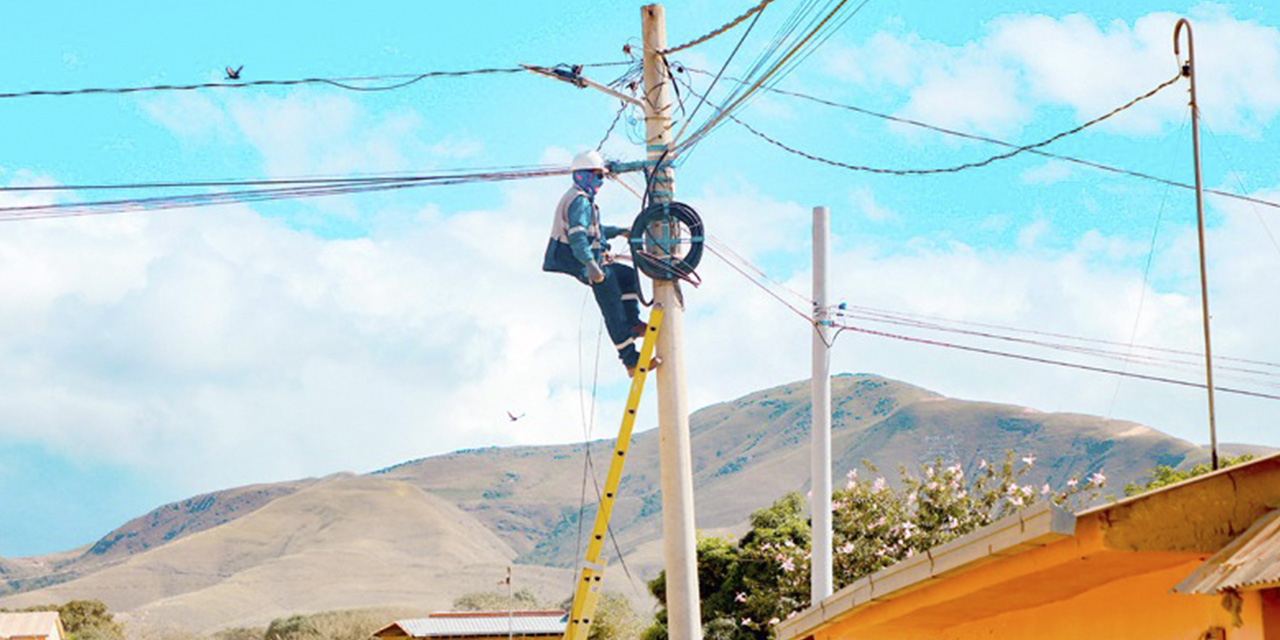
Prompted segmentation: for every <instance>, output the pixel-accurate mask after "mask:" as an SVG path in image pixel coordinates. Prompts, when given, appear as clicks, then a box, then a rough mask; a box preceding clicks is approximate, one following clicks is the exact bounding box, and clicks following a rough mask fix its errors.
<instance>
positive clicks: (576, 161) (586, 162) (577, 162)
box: [569, 151, 605, 171]
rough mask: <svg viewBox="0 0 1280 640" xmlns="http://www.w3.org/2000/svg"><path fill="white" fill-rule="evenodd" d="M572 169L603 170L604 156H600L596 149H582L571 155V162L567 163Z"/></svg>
mask: <svg viewBox="0 0 1280 640" xmlns="http://www.w3.org/2000/svg"><path fill="white" fill-rule="evenodd" d="M569 169H570V170H572V171H582V170H586V171H604V170H605V168H604V158H602V157H600V153H599V152H597V151H583V152H582V153H579V154H578V155H576V156H574V157H573V163H572V164H570V165H569Z"/></svg>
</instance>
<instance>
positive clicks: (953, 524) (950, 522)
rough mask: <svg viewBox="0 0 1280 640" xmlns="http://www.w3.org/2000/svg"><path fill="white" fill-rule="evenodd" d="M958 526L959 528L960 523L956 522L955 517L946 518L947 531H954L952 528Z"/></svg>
mask: <svg viewBox="0 0 1280 640" xmlns="http://www.w3.org/2000/svg"><path fill="white" fill-rule="evenodd" d="M958 526H960V521H959V520H956V517H955V516H949V517H948V518H947V524H946V528H948V529H954V528H956V527H958Z"/></svg>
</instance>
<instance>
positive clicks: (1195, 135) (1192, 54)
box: [1173, 18, 1218, 470]
mask: <svg viewBox="0 0 1280 640" xmlns="http://www.w3.org/2000/svg"><path fill="white" fill-rule="evenodd" d="M1183 27H1186V28H1187V62H1186V64H1184V65H1182V75H1184V76H1186V77H1187V79H1189V80H1190V81H1191V149H1192V152H1193V153H1194V154H1195V166H1196V231H1197V232H1198V234H1199V238H1200V314H1201V317H1202V318H1203V319H1204V320H1203V324H1204V377H1205V388H1206V389H1207V390H1208V391H1209V449H1210V452H1209V457H1210V462H1211V463H1212V468H1213V469H1214V470H1217V468H1218V425H1217V421H1216V419H1215V417H1214V411H1213V349H1212V348H1211V346H1210V344H1209V280H1208V270H1207V269H1206V268H1205V258H1204V191H1203V188H1202V186H1201V182H1200V107H1199V105H1197V104H1196V50H1195V45H1193V44H1192V41H1191V40H1192V39H1191V23H1190V22H1188V21H1187V19H1186V18H1180V19H1178V24H1177V25H1176V26H1175V27H1174V28H1173V55H1174V56H1175V57H1176V56H1177V55H1178V54H1179V51H1178V40H1179V39H1180V36H1181V35H1182V28H1183Z"/></svg>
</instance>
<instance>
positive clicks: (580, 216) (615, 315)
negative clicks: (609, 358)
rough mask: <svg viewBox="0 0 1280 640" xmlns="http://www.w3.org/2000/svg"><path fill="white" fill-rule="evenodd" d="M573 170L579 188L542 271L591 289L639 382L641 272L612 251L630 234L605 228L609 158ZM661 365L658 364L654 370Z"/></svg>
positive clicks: (572, 192) (596, 157) (561, 213)
mask: <svg viewBox="0 0 1280 640" xmlns="http://www.w3.org/2000/svg"><path fill="white" fill-rule="evenodd" d="M570 169H571V170H572V171H573V184H572V185H571V186H570V187H569V190H568V191H566V192H565V194H564V196H563V197H561V198H560V203H559V204H557V205H556V217H555V221H554V222H553V223H552V225H551V239H550V240H549V241H548V242H547V253H546V255H545V256H544V258H543V261H542V270H543V271H551V272H557V273H565V274H568V275H571V276H573V277H574V278H577V279H578V281H580V282H582V283H583V284H586V285H588V286H590V287H591V292H592V293H593V294H595V298H596V304H597V305H599V307H600V313H601V315H603V316H604V325H605V328H606V329H608V331H609V339H610V340H612V341H613V346H614V347H615V348H616V349H617V350H618V358H620V359H621V360H622V364H623V365H624V366H625V367H626V368H627V375H629V376H634V375H635V371H636V363H637V361H638V360H639V359H640V353H639V352H638V351H637V350H636V347H635V341H636V339H637V338H642V337H643V336H644V334H645V329H646V327H647V326H648V325H647V324H646V323H645V322H643V321H641V320H640V282H639V280H638V279H637V276H636V270H635V269H633V268H631V267H629V266H627V265H625V264H621V263H618V262H615V261H614V260H613V258H612V256H611V255H610V254H609V251H608V248H609V244H608V242H609V240H611V239H613V238H616V237H618V236H622V237H624V238H625V237H627V228H626V227H614V226H609V225H601V224H600V207H599V206H597V205H596V193H597V192H598V191H599V190H600V187H601V185H603V184H604V174H605V172H606V171H607V168H606V166H605V162H604V158H602V157H601V156H600V154H599V153H598V152H596V151H584V152H582V153H579V154H578V155H577V156H575V157H574V159H573V163H572V164H571V165H570ZM657 365H658V362H657V358H654V361H653V362H652V363H650V367H649V368H650V370H652V369H653V368H654V367H656V366H657Z"/></svg>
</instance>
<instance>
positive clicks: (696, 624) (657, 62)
mask: <svg viewBox="0 0 1280 640" xmlns="http://www.w3.org/2000/svg"><path fill="white" fill-rule="evenodd" d="M640 15H641V30H642V33H643V36H644V96H643V101H644V116H645V118H644V123H645V140H646V151H647V153H648V157H649V159H650V160H655V161H658V160H662V161H664V162H662V163H661V164H659V165H658V166H655V167H654V168H653V171H654V176H653V181H652V190H651V191H650V193H649V201H650V203H653V204H660V203H664V202H670V201H671V200H672V199H673V198H674V196H675V172H674V171H673V170H672V169H671V167H670V166H669V165H668V164H666V161H669V160H670V158H667V157H666V153H667V151H668V150H669V149H670V145H671V137H672V136H671V81H670V78H669V77H668V74H667V70H666V64H665V63H664V61H663V59H662V56H661V55H659V52H660V51H663V50H665V49H666V48H667V23H666V10H665V9H663V7H662V5H658V4H651V5H646V6H644V7H641V9H640ZM663 227H664V229H663V230H662V231H663V232H665V233H678V226H677V225H663ZM659 237H660V239H667V238H666V237H665V236H659ZM667 246H672V245H667ZM676 286H677V284H676V282H674V281H662V280H654V283H653V299H654V303H655V304H658V305H661V307H662V309H663V313H664V318H663V321H662V331H660V332H659V333H658V357H659V358H661V359H662V364H661V365H660V366H659V367H658V370H657V374H658V439H659V461H660V463H661V472H662V551H663V556H664V558H665V561H666V571H667V636H668V637H669V638H671V640H701V638H702V606H701V602H700V599H699V595H698V554H697V537H696V536H697V532H696V530H695V529H694V517H693V462H692V460H693V456H692V453H691V449H692V446H691V445H690V440H689V398H688V395H687V394H686V393H685V381H684V354H683V353H682V350H683V349H682V343H683V341H684V309H682V308H681V304H682V302H681V300H680V295H679V292H678V291H677V289H676Z"/></svg>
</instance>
